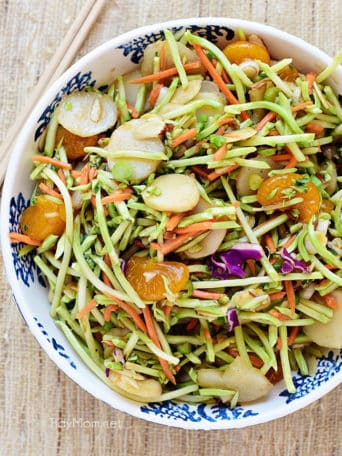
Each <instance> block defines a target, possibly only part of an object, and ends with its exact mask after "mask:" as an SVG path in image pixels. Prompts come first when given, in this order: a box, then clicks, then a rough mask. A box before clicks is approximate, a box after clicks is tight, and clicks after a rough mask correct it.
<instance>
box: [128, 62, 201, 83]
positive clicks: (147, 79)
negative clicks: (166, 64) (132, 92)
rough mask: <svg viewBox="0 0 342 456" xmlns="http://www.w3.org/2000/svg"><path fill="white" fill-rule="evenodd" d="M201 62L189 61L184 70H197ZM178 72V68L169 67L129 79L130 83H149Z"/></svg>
mask: <svg viewBox="0 0 342 456" xmlns="http://www.w3.org/2000/svg"><path fill="white" fill-rule="evenodd" d="M200 66H201V62H189V63H185V64H184V65H183V68H184V70H196V69H198V68H200ZM177 74H178V70H177V68H176V67H172V68H168V69H167V70H164V71H158V72H157V73H154V74H149V75H147V76H143V77H142V78H138V79H131V80H130V81H128V83H129V84H147V83H149V82H154V81H159V80H160V79H165V78H170V77H172V76H176V75H177Z"/></svg>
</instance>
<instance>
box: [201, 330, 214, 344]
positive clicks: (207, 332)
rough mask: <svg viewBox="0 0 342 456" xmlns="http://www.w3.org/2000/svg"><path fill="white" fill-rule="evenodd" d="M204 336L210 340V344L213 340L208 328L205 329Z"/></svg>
mask: <svg viewBox="0 0 342 456" xmlns="http://www.w3.org/2000/svg"><path fill="white" fill-rule="evenodd" d="M203 336H204V337H205V339H206V340H208V341H209V342H212V341H213V339H212V337H211V334H210V331H209V329H208V328H203Z"/></svg>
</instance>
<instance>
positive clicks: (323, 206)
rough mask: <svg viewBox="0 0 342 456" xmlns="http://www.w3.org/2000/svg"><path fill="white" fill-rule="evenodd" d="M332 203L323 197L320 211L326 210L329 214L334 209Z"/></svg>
mask: <svg viewBox="0 0 342 456" xmlns="http://www.w3.org/2000/svg"><path fill="white" fill-rule="evenodd" d="M334 207H335V206H334V204H333V203H332V202H331V201H330V200H328V199H323V200H322V204H321V211H322V212H327V213H328V214H331V212H332V211H333V209H334Z"/></svg>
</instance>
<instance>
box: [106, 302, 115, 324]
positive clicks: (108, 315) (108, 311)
mask: <svg viewBox="0 0 342 456" xmlns="http://www.w3.org/2000/svg"><path fill="white" fill-rule="evenodd" d="M116 310H118V306H117V305H116V304H110V305H109V306H107V307H106V308H105V310H104V312H103V318H104V320H105V321H110V314H111V313H112V312H115V311H116Z"/></svg>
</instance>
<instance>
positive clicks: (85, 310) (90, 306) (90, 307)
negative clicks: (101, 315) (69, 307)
mask: <svg viewBox="0 0 342 456" xmlns="http://www.w3.org/2000/svg"><path fill="white" fill-rule="evenodd" d="M96 306H97V303H96V301H95V299H92V300H91V301H89V303H88V304H87V305H86V306H84V307H82V309H81V310H80V311H79V312H78V313H77V314H76V318H78V319H80V318H83V317H85V316H86V315H88V313H89V312H91V311H92V310H93V309H95V307H96Z"/></svg>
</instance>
